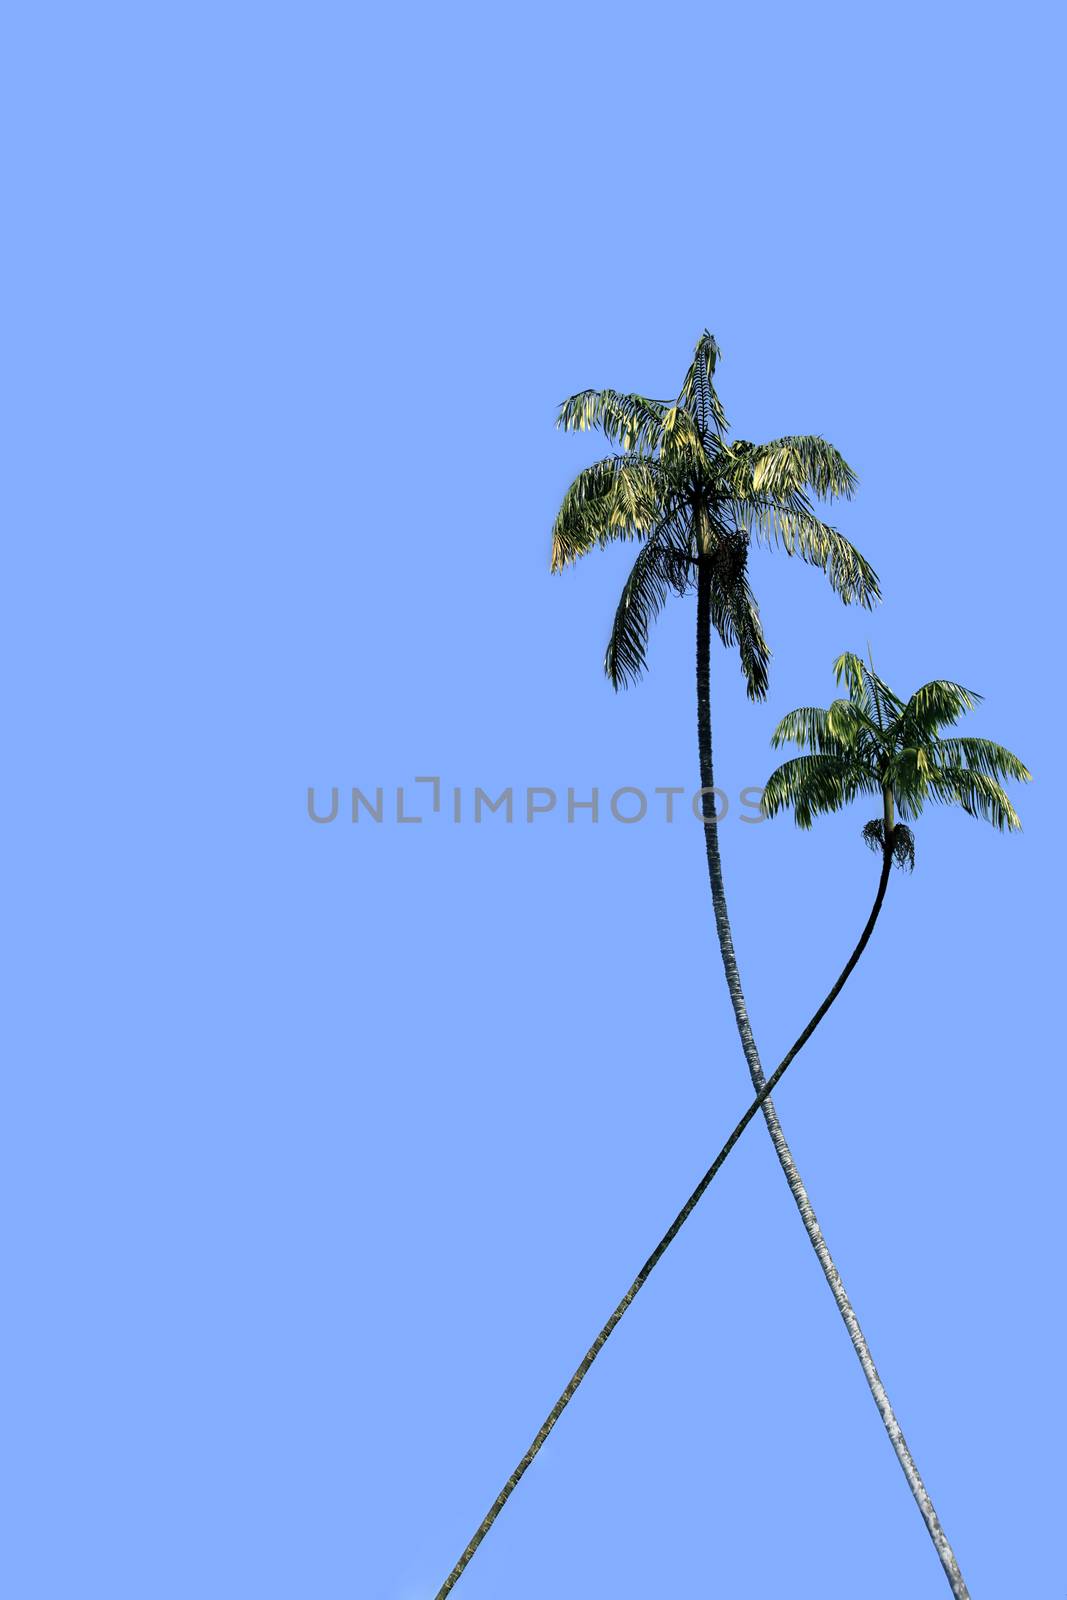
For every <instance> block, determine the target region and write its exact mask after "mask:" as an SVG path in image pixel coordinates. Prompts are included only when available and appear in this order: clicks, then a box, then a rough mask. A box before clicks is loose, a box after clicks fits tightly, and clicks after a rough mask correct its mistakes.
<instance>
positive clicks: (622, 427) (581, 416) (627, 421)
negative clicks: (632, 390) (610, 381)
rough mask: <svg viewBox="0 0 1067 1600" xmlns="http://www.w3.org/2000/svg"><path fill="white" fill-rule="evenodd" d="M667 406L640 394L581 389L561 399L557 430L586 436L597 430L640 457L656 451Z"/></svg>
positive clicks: (661, 434) (660, 401) (613, 390)
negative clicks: (594, 429)
mask: <svg viewBox="0 0 1067 1600" xmlns="http://www.w3.org/2000/svg"><path fill="white" fill-rule="evenodd" d="M667 410H668V407H667V406H666V405H665V404H664V402H663V401H662V400H650V399H649V398H648V397H647V395H643V394H620V393H619V392H618V391H617V390H615V389H583V390H582V392H581V393H580V394H572V395H571V397H570V399H569V400H564V402H563V404H562V405H561V406H560V408H559V416H558V417H557V418H556V427H557V428H562V429H563V430H564V432H565V433H587V432H589V431H590V430H591V429H593V428H599V429H600V431H601V432H602V433H603V434H604V436H605V437H606V438H608V439H610V440H611V441H612V443H613V444H621V446H622V448H623V450H625V451H627V452H629V451H636V452H639V453H641V454H648V453H651V452H652V451H653V450H656V449H658V448H659V445H660V441H661V439H662V437H663V419H664V417H665V415H666V413H667Z"/></svg>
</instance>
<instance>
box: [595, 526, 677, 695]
mask: <svg viewBox="0 0 1067 1600" xmlns="http://www.w3.org/2000/svg"><path fill="white" fill-rule="evenodd" d="M671 555H672V552H671V551H670V549H669V548H668V547H667V546H666V545H665V544H664V543H661V542H660V541H659V540H658V539H652V540H650V541H649V542H648V543H647V544H646V545H645V546H644V547H643V548H642V549H641V551H640V552H639V554H638V556H637V559H636V561H635V562H634V564H633V566H632V567H631V569H630V576H629V577H628V578H627V580H626V583H625V584H624V585H623V591H622V594H621V596H620V597H619V604H618V606H617V607H616V610H615V620H614V621H613V623H612V625H611V635H610V637H609V639H608V647H607V651H606V652H605V655H604V671H605V672H606V673H607V675H608V677H609V678H610V679H611V684H612V687H613V688H615V689H623V688H625V687H626V686H627V685H628V684H631V683H636V682H637V680H638V679H639V678H640V676H641V674H642V673H643V672H644V670H645V658H646V655H647V652H648V635H649V630H650V628H651V625H652V623H653V622H654V621H655V619H656V617H658V616H659V614H660V612H661V611H662V610H663V607H664V605H665V604H666V601H667V597H668V595H669V594H670V592H671V589H672V588H674V587H675V586H676V583H677V571H676V568H675V567H674V566H673V563H672V560H671Z"/></svg>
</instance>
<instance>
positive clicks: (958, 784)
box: [929, 767, 1022, 833]
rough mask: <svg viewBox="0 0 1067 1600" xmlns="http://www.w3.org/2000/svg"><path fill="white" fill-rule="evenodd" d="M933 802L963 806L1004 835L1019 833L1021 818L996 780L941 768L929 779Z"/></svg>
mask: <svg viewBox="0 0 1067 1600" xmlns="http://www.w3.org/2000/svg"><path fill="white" fill-rule="evenodd" d="M929 791H930V798H931V799H932V800H936V801H939V802H940V803H941V804H942V805H957V806H962V807H963V809H964V811H966V812H967V815H968V816H971V817H981V818H982V819H983V820H984V821H986V822H991V823H992V824H993V826H994V828H997V829H999V830H1000V831H1001V832H1012V833H1014V832H1018V831H1019V830H1020V829H1021V828H1022V822H1021V821H1020V820H1019V815H1018V813H1017V811H1016V810H1015V807H1014V806H1013V805H1012V803H1011V801H1010V800H1009V799H1008V796H1007V795H1006V794H1005V793H1004V790H1003V789H1002V788H1001V786H1000V784H999V783H997V781H996V779H995V778H991V777H989V776H988V774H986V773H984V772H967V771H964V770H963V769H962V768H960V767H938V768H936V769H935V770H934V771H933V772H932V773H931V774H930V778H929Z"/></svg>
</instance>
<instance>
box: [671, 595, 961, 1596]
mask: <svg viewBox="0 0 1067 1600" xmlns="http://www.w3.org/2000/svg"><path fill="white" fill-rule="evenodd" d="M697 737H698V742H699V746H700V786H701V789H702V790H703V791H704V793H703V806H702V809H703V813H704V839H705V844H706V849H707V859H708V877H709V879H710V881H711V898H712V903H713V905H714V908H715V927H716V931H717V933H718V936H719V948H720V950H721V952H722V964H723V968H724V971H725V973H726V987H727V989H728V990H729V992H730V1002H731V1004H732V1006H733V1011H734V1019H735V1021H736V1023H737V1031H738V1033H739V1034H740V1036H741V1048H742V1050H743V1051H744V1055H745V1060H746V1062H747V1064H748V1071H749V1076H750V1077H751V1079H752V1085H753V1088H754V1089H755V1090H756V1092H757V1095H759V1096H760V1097H761V1109H762V1111H763V1117H764V1121H765V1122H766V1124H767V1132H768V1133H769V1134H770V1136H771V1143H772V1144H773V1145H774V1148H775V1151H776V1153H777V1156H778V1160H779V1162H780V1164H781V1168H782V1171H783V1172H784V1173H785V1177H786V1182H787V1183H788V1184H789V1189H790V1192H791V1194H792V1196H793V1199H794V1200H795V1201H796V1204H797V1209H798V1211H799V1212H800V1216H801V1220H802V1221H803V1223H804V1227H805V1230H806V1232H807V1235H808V1238H809V1239H810V1241H811V1246H812V1249H813V1250H814V1251H815V1254H816V1255H817V1256H818V1258H819V1265H820V1266H821V1267H822V1270H823V1273H824V1274H825V1276H826V1281H827V1283H828V1284H829V1285H830V1292H831V1294H832V1295H833V1297H834V1300H835V1302H836V1304H837V1309H838V1310H839V1311H840V1313H841V1316H842V1319H843V1320H844V1324H845V1327H846V1328H847V1329H848V1336H849V1338H850V1339H851V1340H852V1347H853V1349H854V1350H855V1352H856V1355H857V1356H858V1358H859V1363H860V1366H861V1367H862V1368H863V1375H864V1377H865V1378H866V1379H867V1383H868V1385H869V1386H870V1391H871V1394H872V1395H873V1397H874V1403H875V1405H876V1406H877V1407H878V1413H879V1415H880V1417H881V1419H882V1421H883V1423H884V1424H885V1429H886V1432H887V1433H888V1435H889V1439H890V1443H891V1444H892V1446H893V1449H894V1451H895V1453H896V1457H897V1460H898V1461H899V1462H900V1465H901V1468H902V1469H903V1472H904V1476H905V1477H906V1478H907V1480H908V1486H909V1488H910V1489H911V1492H912V1494H913V1495H914V1496H915V1499H916V1501H917V1503H918V1506H919V1510H920V1511H921V1513H922V1518H923V1521H924V1522H925V1523H926V1527H927V1531H928V1532H929V1534H930V1537H931V1539H932V1540H933V1542H934V1548H935V1549H936V1551H937V1554H938V1557H939V1558H940V1561H941V1565H942V1567H943V1568H944V1570H945V1576H946V1577H947V1578H948V1582H949V1587H950V1588H951V1590H952V1593H953V1595H955V1597H956V1600H970V1597H969V1594H968V1590H967V1585H966V1584H965V1583H964V1581H963V1574H962V1573H961V1572H960V1569H959V1565H958V1563H957V1561H956V1557H955V1555H954V1554H953V1551H952V1546H951V1545H950V1544H949V1542H948V1539H947V1538H946V1536H945V1533H944V1530H943V1529H942V1527H941V1523H940V1522H939V1520H938V1516H937V1512H936V1511H935V1510H934V1506H933V1502H932V1501H931V1499H930V1496H929V1495H928V1494H927V1492H926V1487H925V1485H924V1483H923V1481H922V1478H921V1477H920V1476H919V1469H918V1468H917V1467H916V1465H915V1462H914V1460H913V1459H912V1455H911V1451H910V1450H909V1449H908V1446H907V1442H906V1441H905V1438H904V1435H903V1433H902V1431H901V1427H900V1424H899V1422H898V1421H897V1419H896V1416H895V1414H894V1412H893V1408H892V1406H891V1405H890V1403H889V1396H888V1395H887V1394H886V1392H885V1385H884V1384H883V1383H882V1380H881V1378H880V1377H879V1376H878V1369H877V1367H876V1366H875V1364H874V1358H873V1357H872V1355H871V1352H870V1348H869V1346H868V1344H867V1341H866V1339H865V1338H864V1336H863V1330H862V1328H861V1327H860V1325H859V1320H858V1318H857V1316H856V1313H855V1311H854V1310H853V1309H852V1303H851V1301H850V1300H849V1298H848V1295H847V1294H846V1293H845V1286H844V1284H843V1283H842V1281H841V1274H840V1273H839V1272H838V1270H837V1268H836V1266H835V1265H834V1262H833V1257H832V1256H831V1255H830V1251H829V1250H828V1248H827V1245H826V1240H825V1239H824V1238H823V1234H822V1229H821V1228H820V1227H819V1222H818V1218H817V1217H816V1215H815V1212H814V1211H813V1209H812V1205H811V1201H810V1200H809V1198H808V1193H807V1190H806V1189H805V1187H804V1184H803V1182H802V1181H801V1177H800V1173H799V1172H798V1171H797V1165H796V1162H795V1161H794V1160H793V1154H792V1151H791V1150H790V1148H789V1146H788V1144H787V1143H786V1139H785V1134H784V1133H783V1132H782V1125H781V1123H780V1122H779V1120H778V1113H777V1111H776V1110H775V1109H774V1102H773V1101H772V1100H770V1099H769V1098H768V1097H767V1096H765V1095H764V1094H763V1090H764V1089H765V1088H766V1087H767V1080H766V1078H765V1076H764V1072H763V1066H762V1064H761V1062H760V1058H759V1052H758V1050H757V1049H756V1041H755V1039H754V1038H753V1036H752V1027H751V1024H750V1023H749V1019H748V1008H747V1006H746V1004H745V996H744V992H743V991H742V988H741V977H740V974H739V972H738V970H737V957H736V955H735V954H734V941H733V934H732V932H731V930H730V918H729V914H728V912H727V909H726V891H725V887H724V884H723V876H722V860H721V857H720V855H719V829H718V822H717V820H716V816H715V801H714V793H713V791H714V787H715V773H714V765H713V762H712V750H711V575H710V572H709V569H708V567H707V566H706V565H705V564H701V566H700V570H699V575H698V579H697ZM890 828H891V818H890V817H889V813H888V812H887V831H886V837H885V845H886V846H888V844H889V831H890ZM884 856H885V859H884V860H883V871H888V855H887V852H884Z"/></svg>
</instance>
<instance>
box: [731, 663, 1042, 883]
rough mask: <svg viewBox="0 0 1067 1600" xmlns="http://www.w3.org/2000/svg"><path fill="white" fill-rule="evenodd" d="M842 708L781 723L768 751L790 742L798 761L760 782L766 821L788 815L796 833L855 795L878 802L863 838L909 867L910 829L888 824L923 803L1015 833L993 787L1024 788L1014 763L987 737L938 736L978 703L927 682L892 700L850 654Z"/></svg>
mask: <svg viewBox="0 0 1067 1600" xmlns="http://www.w3.org/2000/svg"><path fill="white" fill-rule="evenodd" d="M834 671H835V674H836V677H837V681H838V683H844V684H845V685H846V687H847V689H848V699H847V700H835V701H834V703H833V704H832V705H831V706H830V707H828V709H827V710H825V711H823V710H821V709H820V708H819V707H818V706H801V707H800V708H799V709H798V710H796V711H791V712H790V713H789V715H788V716H785V717H783V718H782V720H781V722H780V723H779V724H778V726H777V728H776V729H775V731H774V735H773V738H772V740H771V743H772V744H773V745H775V746H776V747H781V746H782V745H784V744H797V745H799V746H800V747H801V749H805V750H807V751H808V752H809V753H808V754H807V755H802V756H795V757H794V758H793V759H792V760H791V761H786V762H784V763H783V765H782V766H780V767H779V768H778V769H777V771H775V772H773V773H772V774H771V776H770V778H769V779H768V781H767V787H766V789H765V790H764V792H763V807H764V810H765V812H766V813H767V815H768V816H772V817H773V816H774V815H775V813H776V812H778V811H783V810H785V809H787V808H789V807H792V810H793V815H794V817H795V818H796V821H797V824H798V826H799V827H801V828H810V827H811V825H812V822H813V821H814V819H815V817H817V816H819V815H821V814H823V813H825V812H828V811H839V810H841V808H842V807H843V806H845V805H847V804H848V803H849V802H850V801H852V800H854V799H855V798H856V796H857V795H858V794H877V795H880V796H881V797H882V802H883V818H882V820H879V821H876V822H869V823H868V824H867V826H866V828H865V829H864V837H865V838H866V839H867V841H868V843H869V844H870V845H871V846H872V847H873V848H875V849H877V848H880V847H885V846H886V845H891V846H893V848H894V850H895V853H896V854H897V859H898V860H899V861H901V863H902V864H904V863H905V862H906V863H907V864H909V865H910V861H911V858H912V857H913V848H912V844H911V834H910V831H909V830H908V829H907V828H905V827H904V826H903V825H902V824H897V823H896V822H895V818H896V817H897V816H900V817H902V818H914V817H917V816H919V815H920V814H921V812H922V810H923V808H924V806H925V805H926V803H927V802H928V801H929V802H931V803H932V804H940V805H958V806H962V807H963V809H964V811H966V812H967V814H968V815H969V816H972V817H982V818H984V819H985V820H986V821H987V822H991V823H992V824H993V826H994V827H995V828H999V829H1007V830H1013V829H1017V828H1021V827H1022V823H1021V822H1020V821H1019V818H1018V815H1017V813H1016V811H1015V808H1014V806H1013V805H1012V803H1011V801H1010V800H1009V799H1008V796H1007V794H1006V793H1005V792H1004V789H1003V788H1002V786H1001V782H1000V780H1001V779H1003V778H1014V779H1017V780H1019V781H1020V782H1028V781H1029V779H1030V773H1029V772H1028V771H1027V770H1026V768H1025V767H1024V766H1023V764H1022V762H1021V761H1020V760H1019V758H1018V756H1014V755H1012V753H1011V751H1010V750H1005V748H1004V746H1003V745H999V744H994V743H993V741H992V740H991V739H967V738H963V739H960V738H956V737H951V738H944V737H942V733H941V730H942V729H943V728H951V727H954V726H955V725H956V723H957V722H958V721H959V719H960V717H962V716H963V715H964V713H965V712H967V711H972V710H973V709H974V708H975V706H977V705H978V704H979V702H980V701H981V698H982V697H981V695H978V694H975V693H974V691H973V690H971V689H964V688H963V687H962V686H961V685H960V684H958V683H950V682H949V681H948V680H947V679H945V678H935V679H934V681H933V682H932V683H924V684H923V686H922V688H921V689H916V691H915V693H914V694H913V695H912V697H911V699H910V700H906V701H905V700H901V699H900V697H899V696H898V695H896V694H894V693H893V691H892V689H890V688H889V687H888V685H887V684H885V683H883V681H882V679H881V678H879V677H878V675H877V673H876V672H875V671H874V669H873V667H868V666H867V665H866V663H865V662H863V661H862V660H861V659H860V658H859V656H855V655H851V654H849V653H848V652H846V653H845V654H844V655H842V656H840V657H839V658H838V660H837V662H836V663H835V666H834Z"/></svg>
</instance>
